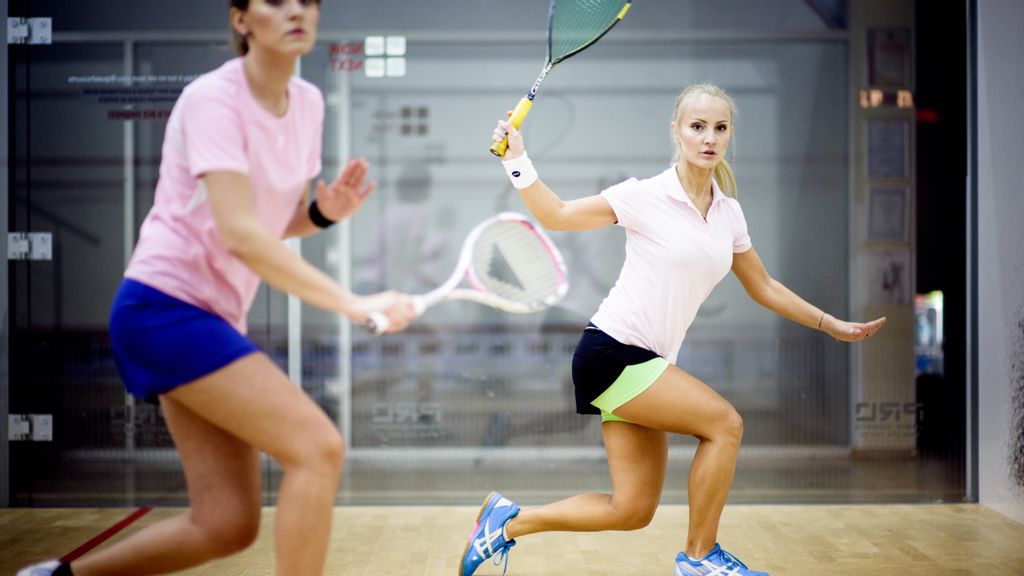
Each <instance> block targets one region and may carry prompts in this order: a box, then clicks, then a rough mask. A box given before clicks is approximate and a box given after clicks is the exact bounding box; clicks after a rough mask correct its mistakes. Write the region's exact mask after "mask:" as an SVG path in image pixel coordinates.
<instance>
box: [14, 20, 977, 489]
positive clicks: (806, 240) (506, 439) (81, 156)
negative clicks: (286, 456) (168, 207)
mask: <svg viewBox="0 0 1024 576" xmlns="http://www.w3.org/2000/svg"><path fill="white" fill-rule="evenodd" d="M166 36H167V37H172V35H166ZM324 36H325V39H324V40H323V41H322V42H321V43H320V44H319V45H318V47H317V48H316V50H315V51H314V52H313V53H312V54H310V55H309V56H307V57H305V58H304V59H303V60H302V63H301V75H302V76H303V77H304V78H306V79H308V80H310V81H312V82H313V83H314V84H316V85H317V86H318V87H320V88H321V90H322V91H323V92H324V95H325V99H326V102H327V119H326V127H325V131H324V164H323V165H324V170H323V173H322V175H321V176H322V177H323V178H325V179H330V178H333V177H334V175H335V174H336V173H337V172H338V170H339V169H340V167H341V166H342V163H343V161H344V160H346V159H347V158H349V157H355V156H363V157H365V158H367V159H368V160H369V161H370V163H371V165H372V176H373V177H374V178H376V179H377V180H378V181H379V187H378V189H377V191H376V192H375V193H374V195H373V197H372V198H371V199H370V200H369V201H368V202H367V203H366V205H365V206H364V208H363V209H362V211H361V212H360V213H359V214H358V215H357V216H356V217H354V218H353V219H352V220H351V221H350V222H348V223H345V224H343V225H339V226H335V227H333V228H331V229H329V230H327V231H326V232H324V233H321V234H319V235H317V236H315V237H312V238H309V239H305V240H303V241H302V242H301V245H300V246H298V247H297V248H298V249H299V250H301V253H302V254H303V256H304V257H306V258H307V259H309V260H310V261H311V262H313V263H314V264H315V265H317V266H319V267H321V268H322V269H324V270H326V271H328V273H330V274H331V275H333V276H335V277H336V278H338V279H339V280H340V281H342V282H344V283H346V284H347V285H350V286H351V287H352V289H353V290H355V291H357V292H372V291H377V290H381V289H385V288H394V289H398V290H402V291H405V292H410V293H420V292H425V291H427V290H429V289H431V288H433V287H435V286H436V285H438V284H439V283H440V282H442V281H443V280H444V279H445V278H446V277H447V275H448V274H449V273H450V272H451V270H452V268H453V266H454V264H455V260H456V258H457V256H458V252H459V248H460V246H461V243H462V240H463V238H464V236H465V235H466V233H467V232H468V231H469V229H470V228H472V227H473V225H475V224H476V223H477V222H478V221H480V220H482V219H483V218H485V217H488V216H490V215H492V214H494V213H496V212H500V211H518V212H524V211H525V207H524V206H523V205H522V203H521V201H520V200H519V198H518V195H517V194H516V193H515V190H514V189H512V188H511V187H510V186H509V185H508V184H507V180H506V179H505V177H504V175H503V173H502V170H501V168H500V166H499V165H498V164H497V162H496V161H495V160H494V159H493V157H491V156H490V154H489V153H488V151H487V147H488V145H489V137H490V131H491V129H492V127H493V126H494V123H495V121H496V120H497V119H498V118H499V117H500V116H501V115H502V113H503V111H504V110H506V109H509V108H511V107H512V106H513V105H514V104H515V102H516V101H517V100H518V98H519V97H520V95H521V94H522V92H523V89H524V88H525V87H526V86H528V84H529V82H530V81H532V79H533V78H534V77H535V75H536V74H537V72H538V69H539V65H540V58H538V55H537V54H536V53H535V51H534V50H525V49H524V48H523V46H522V43H520V42H510V41H497V42H496V41H492V40H487V39H480V38H477V39H474V38H472V37H466V38H441V37H429V36H428V37H424V38H416V37H415V36H411V37H410V39H409V41H408V44H407V54H406V55H405V64H406V71H405V74H404V75H403V76H398V77H383V78H370V77H367V75H366V73H365V58H366V55H365V53H364V52H365V51H364V48H365V47H364V44H363V42H364V38H363V37H362V36H358V37H357V36H346V35H344V34H336V35H333V36H331V35H329V34H325V35H324ZM161 38H163V36H162V37H161ZM848 50H849V47H848V44H847V42H845V41H844V40H843V39H842V38H830V37H827V36H825V35H822V36H821V37H811V38H797V39H786V38H775V39H761V40H758V39H756V38H746V39H740V40H735V39H734V40H732V41H729V42H724V41H698V40H693V39H690V40H686V39H680V38H675V39H670V38H667V37H664V36H662V37H653V38H646V39H645V38H639V37H636V36H624V37H623V38H621V39H616V40H612V39H611V38H609V41H608V42H602V43H601V44H599V45H597V46H595V47H594V48H593V49H592V50H590V51H588V52H587V53H586V55H584V56H580V57H579V58H578V59H576V60H573V61H572V62H571V64H567V65H565V66H563V67H560V68H558V69H556V71H555V72H554V73H553V74H552V75H551V77H550V78H549V79H548V80H547V81H546V82H545V85H544V87H543V90H542V92H541V94H540V95H539V96H538V100H537V104H536V106H535V108H534V110H533V112H532V113H531V115H530V117H529V118H528V119H527V122H526V124H525V125H524V127H523V129H524V131H525V134H526V136H527V139H528V144H529V150H530V156H531V157H532V158H533V159H534V162H535V164H536V166H537V167H538V170H539V171H540V173H541V174H542V175H543V177H544V180H545V182H547V183H548V184H549V185H550V186H551V187H552V188H553V189H555V190H556V191H557V192H558V193H559V194H560V195H561V196H562V197H563V198H578V197H582V196H586V195H590V194H596V193H598V192H600V191H601V190H602V189H604V188H605V187H607V186H609V185H611V184H615V183H617V182H620V181H622V180H625V179H626V178H629V177H638V178H644V177H650V176H653V175H656V174H658V173H659V172H661V171H662V170H665V169H666V168H667V167H668V166H669V165H670V162H671V160H672V153H673V149H672V143H671V140H670V138H669V122H670V120H671V115H672V106H673V101H674V99H675V96H676V94H677V93H678V92H679V91H680V90H681V88H682V87H684V86H685V85H686V84H688V83H691V82H694V81H708V82H714V83H717V84H720V85H722V86H723V87H725V88H726V89H727V90H728V91H729V92H730V93H731V94H732V95H733V97H734V98H735V100H736V102H737V104H738V107H739V114H740V115H739V118H738V120H737V123H736V133H735V135H734V138H733V143H732V152H731V153H730V161H731V162H732V164H733V166H734V167H735V169H736V172H737V176H738V181H739V189H740V191H739V199H740V201H741V204H742V206H743V210H744V213H745V215H746V219H747V221H748V224H749V227H750V233H751V237H752V239H753V242H754V246H755V247H756V249H757V250H758V253H759V254H760V256H761V258H762V259H763V260H764V262H765V264H766V266H767V268H768V270H769V271H770V272H771V274H772V275H773V276H774V277H776V278H777V279H779V280H781V281H782V282H783V283H785V284H786V285H787V286H788V287H790V288H791V289H793V290H794V291H796V292H797V293H799V294H800V295H802V296H803V297H805V298H806V299H808V300H809V301H811V302H813V303H815V304H816V305H818V306H820V307H821V308H823V309H825V310H829V311H835V312H836V313H837V315H838V314H846V313H848V311H847V309H848V302H849V300H850V294H849V288H848V287H849V286H850V278H849V274H848V270H849V268H850V266H849V256H848V254H849V246H848V238H849V235H850V230H849V225H848V222H849V217H848V204H847V202H848V201H847V199H848V195H849V181H850V173H849V168H848V165H849V158H850V155H851V151H850V149H849V147H850V145H849V141H850V134H849V128H848V126H849V120H848V119H849V109H850V106H851V103H850V102H849V97H848V95H849V76H850V70H849V67H850V64H849V61H850V54H849V52H848ZM15 56H16V57H15V58H13V59H12V60H13V61H12V66H13V67H14V72H13V77H14V78H15V80H16V81H15V82H14V83H13V84H12V86H13V87H14V88H15V92H16V96H15V98H12V107H13V108H14V110H13V114H12V115H13V117H14V118H15V119H16V121H15V123H14V124H13V125H12V126H13V129H12V132H13V134H12V140H13V145H12V147H11V152H12V158H13V159H14V167H13V168H12V173H13V180H14V185H13V186H12V194H11V198H10V203H11V207H12V215H11V219H10V221H11V229H12V230H14V229H26V230H33V231H44V230H45V231H52V232H53V234H54V247H55V249H54V259H53V261H52V262H42V263H39V262H32V263H27V262H26V263H16V264H14V265H13V268H12V276H11V283H10V292H11V300H12V322H11V323H12V344H11V349H12V352H11V376H10V397H11V412H12V413H51V414H53V415H54V440H53V442H49V443H12V444H11V453H10V454H11V477H12V480H11V502H12V504H13V505H17V506H31V505H38V506H51V505H125V504H136V503H145V504H147V505H177V504H182V503H184V501H185V493H184V482H183V478H182V476H181V473H180V466H179V465H178V462H177V457H176V455H175V453H174V451H173V447H172V444H171V442H170V439H169V436H168V434H167V432H166V429H165V427H164V426H163V422H162V418H161V415H160V412H159V409H158V408H157V407H155V406H152V405H149V404H145V403H137V402H134V401H132V400H131V399H129V398H126V397H125V395H124V393H123V390H122V388H121V385H120V382H119V381H118V378H117V375H116V372H115V371H114V369H113V364H112V360H111V358H110V351H109V345H108V344H107V337H106V314H107V312H108V308H109V303H110V301H111V299H112V297H113V294H114V291H115V290H116V287H117V285H118V282H119V281H120V276H121V272H122V270H123V266H124V263H125V258H126V254H127V253H128V251H129V250H128V249H127V247H129V246H131V244H132V242H134V237H135V234H136V233H137V230H138V226H139V225H140V224H141V222H142V219H143V218H144V217H145V214H146V212H147V210H148V209H149V207H150V206H151V204H152V193H153V189H154V186H155V183H156V178H157V174H158V168H159V156H160V147H161V145H162V139H163V131H164V126H165V123H166V117H167V114H168V113H169V110H170V108H171V106H172V105H173V101H174V98H175V97H176V96H177V94H178V93H179V92H180V90H181V88H182V87H183V86H184V84H185V83H187V82H188V81H190V80H191V79H192V78H193V77H194V76H195V75H197V74H200V73H202V72H205V71H207V70H210V69H212V68H214V67H216V66H217V65H218V64H219V63H221V62H223V61H224V60H226V59H227V58H229V57H231V53H230V51H229V50H228V49H227V48H226V47H225V46H224V45H223V42H220V41H219V40H216V39H213V38H211V39H208V40H207V39H194V40H189V41H180V40H177V41H170V40H166V39H139V40H133V41H130V42H118V43H111V42H103V41H100V40H95V41H89V42H84V43H79V44H59V45H54V46H52V47H50V48H48V49H47V50H45V51H39V50H36V51H33V52H31V54H29V53H28V52H27V51H25V52H19V53H17V54H15ZM498 63H500V65H497V64H498ZM552 238H553V239H554V241H555V242H556V244H557V245H558V246H559V247H560V249H561V250H562V252H563V254H564V256H565V259H566V263H567V265H568V268H569V271H570V280H571V289H570V292H569V294H568V296H567V297H566V298H565V300H564V301H563V302H561V303H560V304H559V305H558V306H555V307H553V308H551V309H549V310H547V311H545V312H542V313H538V314H532V315H508V314H504V313H499V312H496V311H494V310H491V309H489V308H486V307H483V306H480V305H476V304H469V303H445V304H442V305H438V306H436V307H434V308H432V309H431V310H429V311H428V312H427V314H426V315H425V316H424V317H423V318H422V319H421V320H420V321H419V322H417V323H416V324H415V325H414V326H412V327H411V328H410V329H409V330H408V331H406V332H404V333H402V334H398V335H390V336H385V337H375V336H372V335H370V334H368V333H367V332H366V331H364V330H362V329H360V328H359V327H352V326H350V325H348V323H347V322H343V321H342V320H341V319H339V318H337V317H334V316H332V315H329V314H325V313H322V312H320V311H318V310H315V309H313V308H310V307H301V308H300V307H297V306H296V305H295V304H294V303H293V302H289V300H288V299H287V298H286V297H285V296H284V295H282V294H280V293H277V292H275V291H273V290H268V289H266V288H263V289H261V292H260V295H259V297H258V299H257V302H256V305H255V306H254V309H253V311H252V315H251V317H250V334H251V336H252V338H253V339H254V340H255V341H256V342H257V343H258V344H259V345H260V346H261V347H262V348H263V349H264V350H265V351H266V352H267V353H268V354H270V355H271V357H272V358H273V359H274V360H275V361H276V362H278V363H279V364H280V365H281V367H282V368H283V369H285V370H287V371H289V373H291V374H292V375H293V377H294V378H295V379H296V380H298V381H299V382H300V384H301V385H302V387H303V388H304V389H305V390H306V391H307V392H309V393H310V394H311V395H312V396H313V397H314V398H315V399H316V400H317V401H318V402H319V403H320V404H321V406H322V407H323V408H324V410H325V411H326V412H327V413H328V414H330V415H331V417H332V418H334V419H335V420H336V421H337V422H338V424H339V426H341V427H342V429H343V430H344V431H345V432H346V437H347V441H348V442H349V444H350V450H349V453H348V461H347V464H346V472H345V479H344V482H343V486H342V489H341V491H340V492H339V495H338V501H339V502H340V503H440V502H452V503H475V502H477V501H478V500H479V499H480V496H481V494H482V493H484V492H485V491H487V490H490V489H497V488H500V489H502V490H503V491H506V492H509V493H514V494H516V495H517V497H519V499H520V500H522V501H525V502H533V501H541V500H546V499H548V498H552V497H559V496H566V495H569V494H572V493H576V492H579V491H582V490H593V489H607V488H608V479H607V473H606V470H605V467H606V463H605V461H604V455H603V450H602V447H601V436H600V424H599V421H598V420H599V419H597V418H594V417H585V416H580V415H577V414H575V412H574V409H573V406H574V402H573V395H572V382H571V379H570V361H571V356H572V351H573V349H574V347H575V345H576V340H577V338H578V337H579V334H580V331H581V329H582V328H583V326H585V325H586V323H587V321H588V319H589V318H590V316H591V314H593V312H594V311H595V310H596V309H597V306H598V305H599V304H600V302H601V300H602V299H603V298H604V296H605V294H606V293H607V292H608V290H609V288H610V287H611V285H612V284H613V283H614V282H615V279H616V276H617V274H618V270H619V268H620V266H621V264H622V260H623V256H624V250H623V245H624V234H623V232H622V230H621V229H619V228H617V227H609V228H607V229H602V230H597V231H591V232H584V233H573V234H565V233H552ZM677 360H678V364H679V366H680V367H682V368H683V369H685V370H687V371H689V372H690V373H692V374H694V375H695V376H697V377H698V378H700V379H702V380H703V381H705V382H707V383H708V384H709V385H711V386H712V387H714V388H715V389H716V390H718V391H719V392H720V393H721V394H722V395H723V396H724V397H725V398H726V399H728V400H729V401H730V402H732V403H733V404H734V405H735V406H736V407H737V409H738V410H739V411H740V413H741V414H742V415H743V417H744V422H745V429H746V433H745V448H744V450H743V451H742V452H741V456H740V462H739V468H738V472H737V476H736V485H735V490H734V492H733V496H732V497H733V500H734V501H745V502H774V501H801V502H803V501H807V502H833V501H839V502H846V501H880V500H884V501H922V500H927V501H934V500H958V499H962V497H963V483H962V470H960V469H959V468H958V467H957V466H958V464H957V463H956V462H954V461H951V460H948V459H944V458H929V457H928V456H927V455H926V454H924V455H919V456H917V457H913V458H905V459H900V460H896V461H871V460H866V461H865V460H857V459H854V458H852V457H851V450H850V446H851V439H850V434H851V432H850V431H851V428H852V426H853V422H851V419H852V418H853V411H852V410H851V401H850V397H851V392H850V387H851V382H850V378H851V376H850V374H851V366H850V348H849V347H848V346H847V345H845V344H840V343H837V342H834V341H832V340H831V339H829V338H827V337H825V336H824V335H822V334H820V333H817V332H814V331H810V330H807V329H804V328H802V327H799V326H796V325H795V324H792V323H790V322H788V321H786V320H783V319H781V318H779V317H778V316H775V315H773V314H772V313H770V312H768V311H766V310H764V309H762V308H760V307H759V306H757V305H756V304H754V303H753V302H752V301H751V300H750V298H749V297H748V296H747V295H746V294H745V292H744V291H743V289H742V287H741V286H740V285H739V283H738V282H737V281H736V280H735V278H733V277H732V276H729V277H728V278H727V279H726V280H725V281H723V283H722V284H721V285H720V286H719V287H718V288H717V289H716V291H715V292H714V293H713V294H712V296H711V297H710V299H709V300H708V301H707V302H706V303H705V304H704V306H703V307H702V309H701V312H700V314H699V316H698V318H697V320H696V322H695V323H694V326H693V328H692V330H691V331H690V334H689V336H688V337H687V340H686V342H685V343H684V345H683V349H682V352H681V353H680V356H679V358H678V359H677ZM282 433H286V431H282ZM695 447H696V442H695V441H694V440H693V439H692V438H684V437H674V438H673V439H672V443H671V452H672V455H671V458H670V469H669V478H668V480H667V482H666V492H665V501H667V502H685V491H686V474H687V471H688V466H689V460H690V459H691V457H692V454H693V451H694V449H695ZM265 469H266V482H265V492H266V496H267V501H268V502H271V501H272V500H273V496H274V494H275V491H276V485H277V478H278V476H279V471H278V469H277V467H276V466H275V465H274V464H273V463H272V462H269V461H267V462H266V464H265Z"/></svg>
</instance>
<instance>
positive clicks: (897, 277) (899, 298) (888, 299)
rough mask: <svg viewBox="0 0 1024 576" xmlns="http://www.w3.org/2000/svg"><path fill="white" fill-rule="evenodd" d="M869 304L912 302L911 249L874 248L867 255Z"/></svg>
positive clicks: (882, 304)
mask: <svg viewBox="0 0 1024 576" xmlns="http://www.w3.org/2000/svg"><path fill="white" fill-rule="evenodd" d="M867 266H868V270H867V277H868V304H870V305H873V306H884V305H903V304H909V303H910V294H911V285H910V283H911V276H910V251H909V250H907V249H903V248H900V249H894V250H873V251H871V252H868V255H867Z"/></svg>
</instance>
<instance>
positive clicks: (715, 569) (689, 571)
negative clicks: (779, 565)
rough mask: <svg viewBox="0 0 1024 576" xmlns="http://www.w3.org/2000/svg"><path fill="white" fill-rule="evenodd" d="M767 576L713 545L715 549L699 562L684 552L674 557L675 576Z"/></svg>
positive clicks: (765, 573)
mask: <svg viewBox="0 0 1024 576" xmlns="http://www.w3.org/2000/svg"><path fill="white" fill-rule="evenodd" d="M712 575H713V576H768V573H767V572H755V571H753V570H751V569H749V568H747V565H746V564H744V563H743V562H740V559H739V558H737V557H735V556H733V555H732V554H730V553H728V552H726V551H725V550H722V547H721V546H719V545H718V544H715V547H714V548H712V549H711V552H708V555H707V556H705V557H703V558H701V559H700V560H691V559H690V557H689V556H687V555H686V552H680V553H679V554H678V555H677V556H676V571H675V576H712Z"/></svg>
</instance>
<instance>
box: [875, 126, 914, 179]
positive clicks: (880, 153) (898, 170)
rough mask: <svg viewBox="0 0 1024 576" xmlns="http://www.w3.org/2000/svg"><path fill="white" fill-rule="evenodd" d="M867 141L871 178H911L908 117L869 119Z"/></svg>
mask: <svg viewBox="0 0 1024 576" xmlns="http://www.w3.org/2000/svg"><path fill="white" fill-rule="evenodd" d="M866 140H867V147H868V149H867V160H868V178H873V179H904V178H909V177H910V154H909V152H910V123H909V122H908V121H907V120H903V119H889V118H886V119H878V118H876V119H873V120H868V123H867V138H866Z"/></svg>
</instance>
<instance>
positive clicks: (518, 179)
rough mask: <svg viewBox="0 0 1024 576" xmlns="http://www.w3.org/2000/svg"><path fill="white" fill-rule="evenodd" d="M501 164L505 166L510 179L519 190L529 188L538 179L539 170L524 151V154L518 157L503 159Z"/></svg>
mask: <svg viewBox="0 0 1024 576" xmlns="http://www.w3.org/2000/svg"><path fill="white" fill-rule="evenodd" d="M501 165H502V166H504V167H505V172H506V173H507V174H508V179H509V180H511V181H512V185H513V186H515V187H516V189H518V190H522V189H523V188H529V187H530V185H531V184H533V183H534V182H536V181H537V170H536V169H535V168H534V167H533V162H531V161H530V158H529V157H528V156H527V155H526V152H523V155H522V156H520V157H518V158H513V159H511V160H502V161H501Z"/></svg>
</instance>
